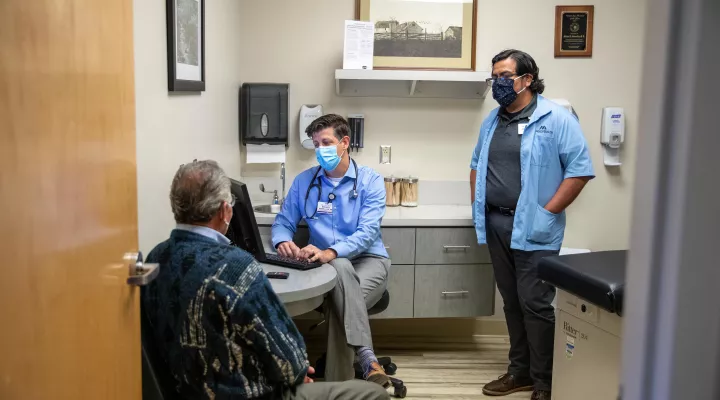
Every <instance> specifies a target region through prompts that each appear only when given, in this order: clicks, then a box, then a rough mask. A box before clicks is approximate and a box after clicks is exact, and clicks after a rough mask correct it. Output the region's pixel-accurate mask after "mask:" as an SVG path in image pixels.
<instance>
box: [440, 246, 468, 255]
mask: <svg viewBox="0 0 720 400" xmlns="http://www.w3.org/2000/svg"><path fill="white" fill-rule="evenodd" d="M469 248H470V246H447V245H445V246H443V251H444V252H446V253H448V252H450V250H462V251H468V249H469Z"/></svg>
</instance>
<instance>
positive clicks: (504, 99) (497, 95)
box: [492, 74, 527, 107]
mask: <svg viewBox="0 0 720 400" xmlns="http://www.w3.org/2000/svg"><path fill="white" fill-rule="evenodd" d="M525 75H527V74H522V75H520V76H518V77H517V78H513V79H511V78H497V79H494V80H493V85H492V91H493V99H495V101H497V102H498V104H500V105H501V106H503V107H507V106H509V105H510V104H512V103H513V102H514V101H515V99H517V97H518V95H519V94H520V93H522V92H523V91H524V90H525V89H527V87H525V88H523V90H521V91H519V92H517V93H515V89H514V88H513V85H514V84H515V81H516V80H518V79H520V78H522V77H523V76H525Z"/></svg>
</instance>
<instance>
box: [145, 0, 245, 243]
mask: <svg viewBox="0 0 720 400" xmlns="http://www.w3.org/2000/svg"><path fill="white" fill-rule="evenodd" d="M242 4H243V2H241V1H239V0H210V1H206V4H205V9H206V17H205V18H206V19H205V21H206V29H205V35H206V37H205V42H206V49H205V60H206V61H205V63H206V66H207V71H206V91H205V92H203V93H202V94H168V90H167V50H166V37H167V36H166V27H165V1H160V0H150V1H149V0H135V10H134V20H135V91H136V92H135V97H136V103H137V171H138V213H139V234H140V249H141V250H142V251H144V252H146V253H147V252H148V251H150V250H151V249H152V247H153V246H154V245H155V244H157V243H159V242H161V241H163V240H165V239H167V237H168V235H169V233H170V230H171V229H172V227H173V226H174V220H173V217H172V213H171V212H170V200H169V199H168V194H169V189H170V183H171V181H172V177H173V175H174V174H175V171H176V170H177V168H178V167H179V166H180V164H183V163H187V162H190V161H192V160H193V159H195V158H197V159H208V158H209V159H214V160H216V161H218V162H219V163H220V165H221V166H222V167H223V168H224V169H225V171H226V172H227V173H228V174H229V175H230V176H231V177H239V176H240V150H239V143H238V133H237V132H238V114H237V96H238V94H237V93H238V92H237V90H238V88H239V86H240V73H239V70H240V66H241V63H242V60H243V57H242V49H241V46H240V44H239V38H241V37H242V35H243V30H241V25H240V23H239V21H240V19H241V18H242V14H243V13H245V12H246V11H244V10H243V9H244V6H243V5H242Z"/></svg>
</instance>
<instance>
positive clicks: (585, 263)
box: [538, 250, 628, 315]
mask: <svg viewBox="0 0 720 400" xmlns="http://www.w3.org/2000/svg"><path fill="white" fill-rule="evenodd" d="M627 253H628V252H627V250H616V251H599V252H596V253H582V254H567V255H564V256H552V257H545V258H543V259H541V260H540V262H539V263H538V276H539V278H540V279H542V280H544V281H545V282H548V283H550V284H552V285H553V286H555V287H557V288H558V289H562V290H564V291H566V292H569V293H572V294H574V295H575V296H578V297H581V298H583V299H585V300H587V301H589V302H590V303H593V304H595V305H597V306H598V307H601V308H603V309H605V310H607V311H609V312H612V313H617V314H618V315H622V307H623V294H624V292H625V259H626V258H627Z"/></svg>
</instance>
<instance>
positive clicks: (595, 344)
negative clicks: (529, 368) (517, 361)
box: [538, 250, 627, 400]
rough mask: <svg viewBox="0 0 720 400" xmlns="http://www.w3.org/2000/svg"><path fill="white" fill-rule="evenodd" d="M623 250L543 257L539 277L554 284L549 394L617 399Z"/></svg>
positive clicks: (559, 398) (558, 398) (563, 398)
mask: <svg viewBox="0 0 720 400" xmlns="http://www.w3.org/2000/svg"><path fill="white" fill-rule="evenodd" d="M626 257H627V250H621V251H603V252H595V253H586V254H572V255H563V256H553V257H546V258H543V259H542V260H540V262H539V264H538V275H539V277H540V279H542V280H544V281H546V282H548V283H550V284H552V285H554V286H555V287H556V288H557V289H558V290H557V307H556V310H555V321H556V323H555V353H554V361H553V384H552V394H553V400H578V399H582V400H615V399H617V398H618V393H619V381H620V357H621V351H620V344H621V332H622V307H623V297H624V296H623V294H624V287H625V259H626Z"/></svg>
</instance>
